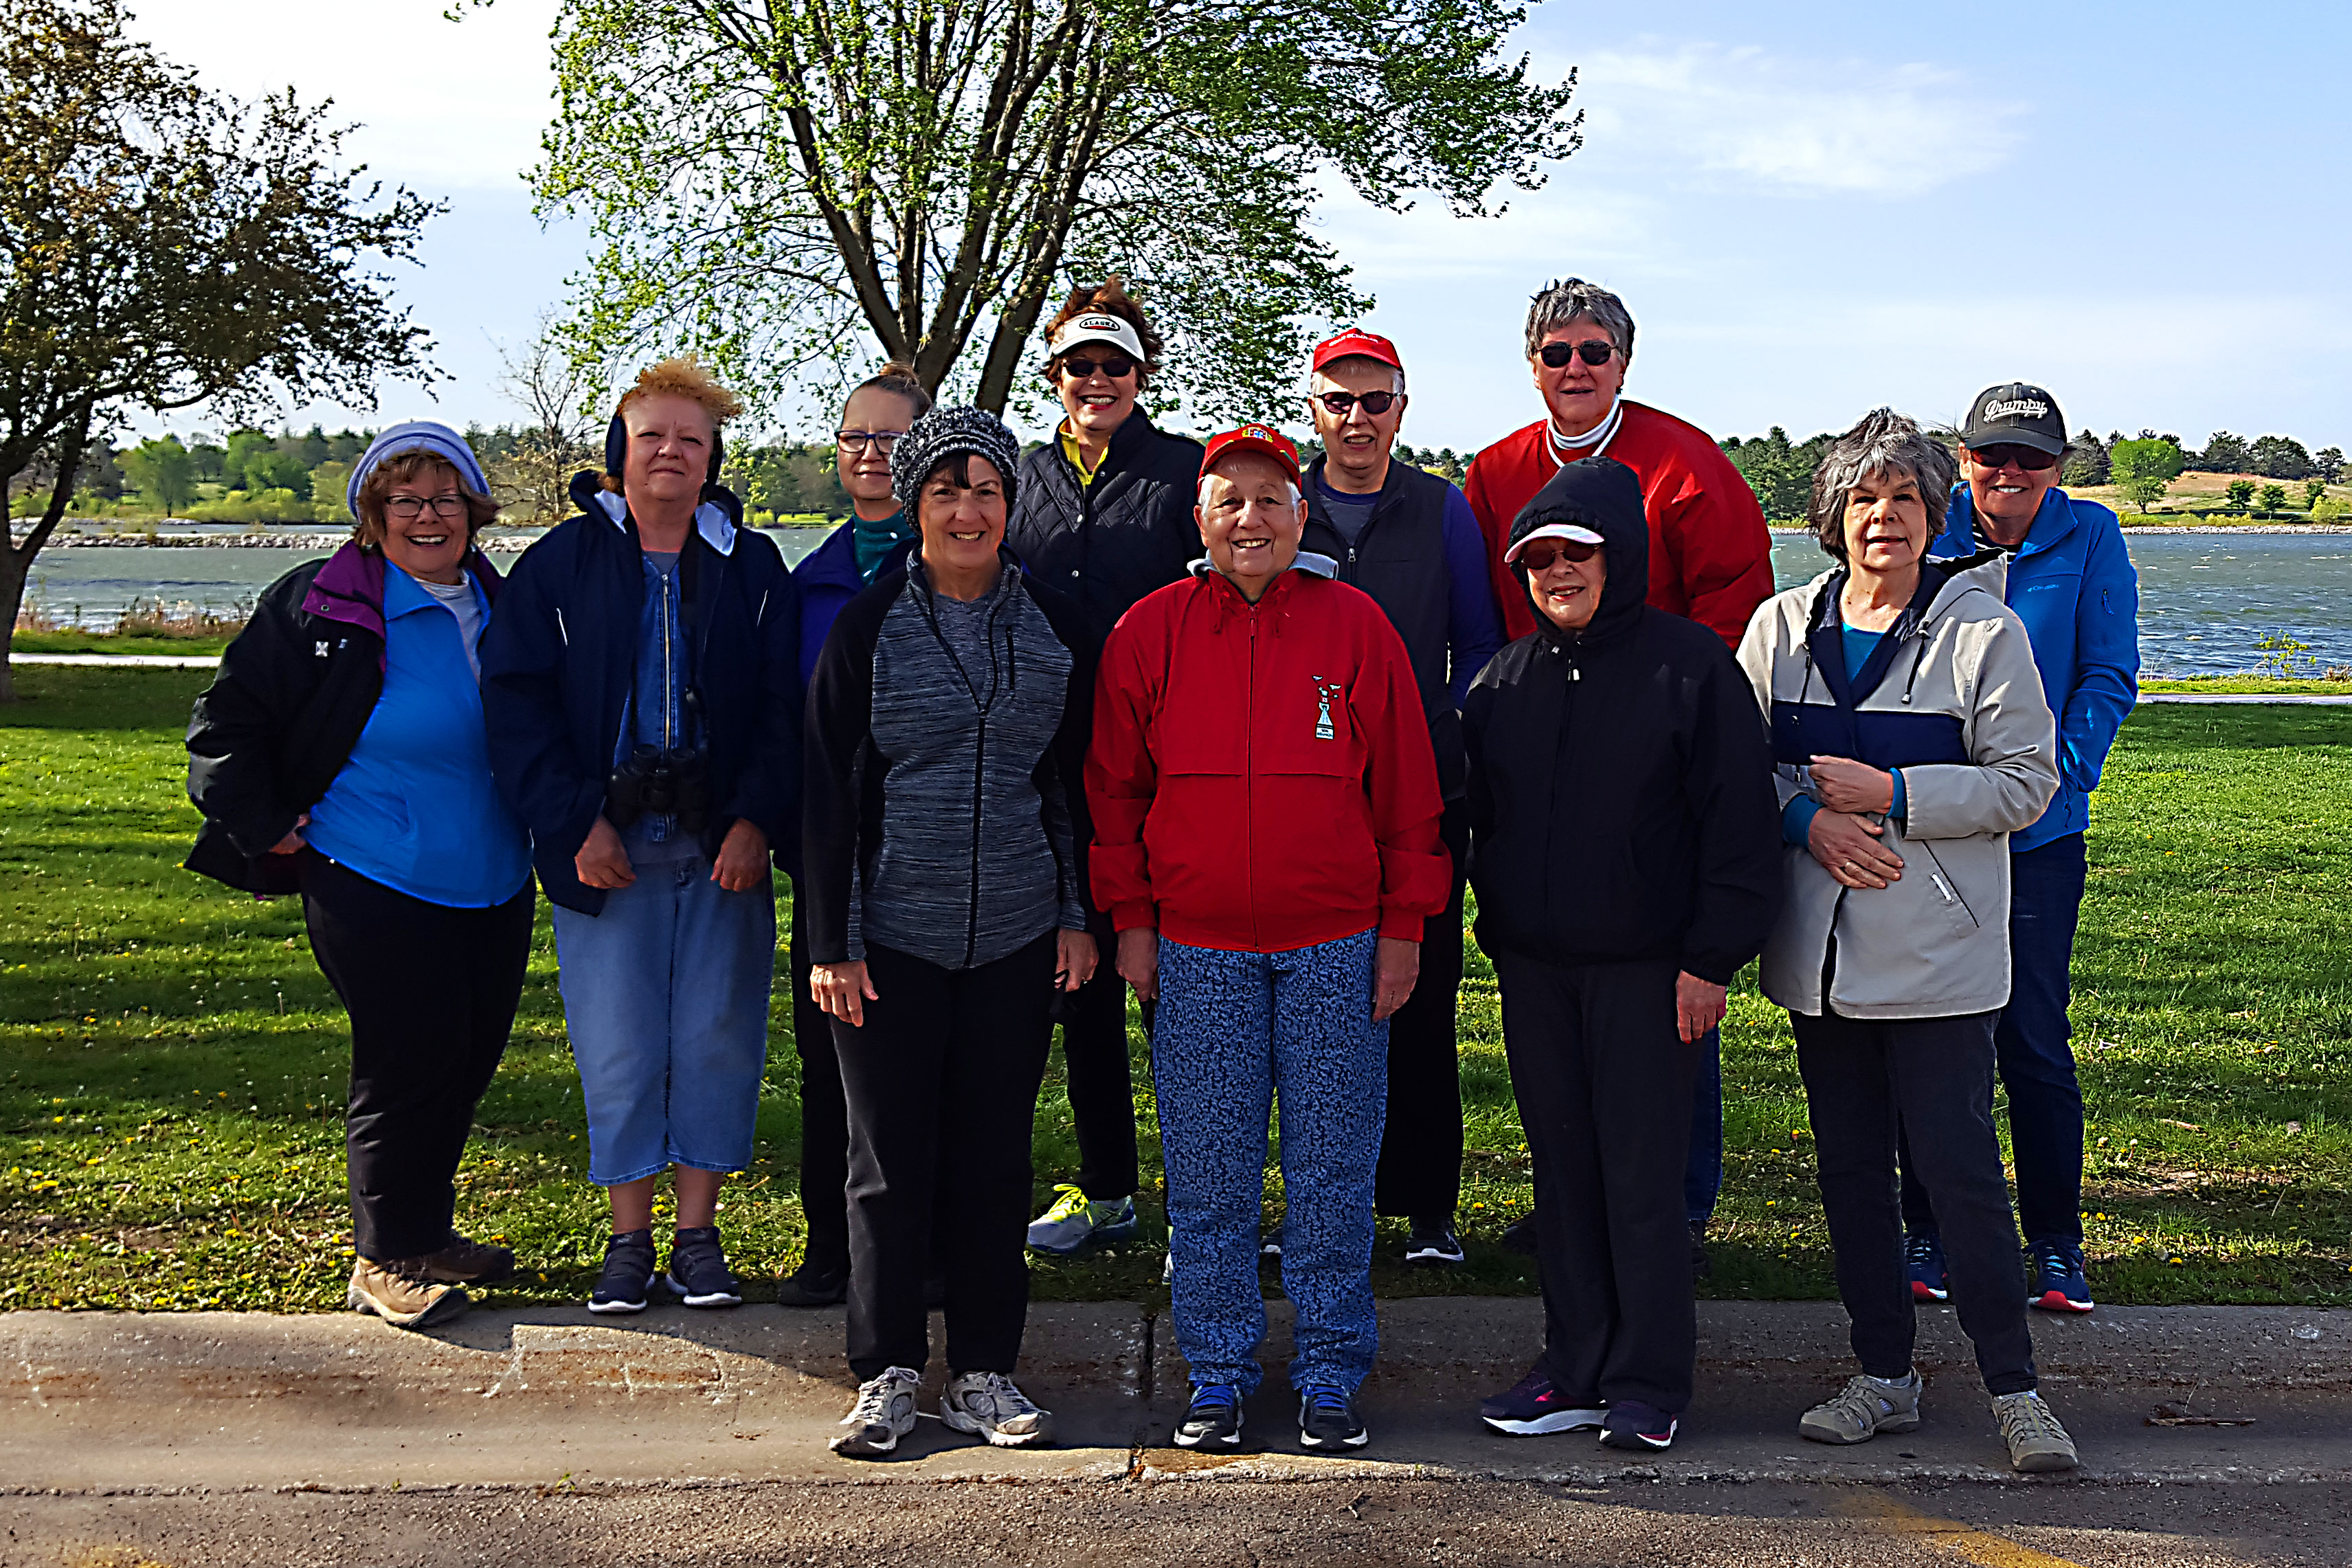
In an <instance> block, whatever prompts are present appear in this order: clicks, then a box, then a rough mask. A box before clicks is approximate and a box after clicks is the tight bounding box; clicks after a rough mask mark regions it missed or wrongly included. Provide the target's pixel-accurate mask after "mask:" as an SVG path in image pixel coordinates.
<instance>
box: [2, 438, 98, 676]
mask: <svg viewBox="0 0 2352 1568" xmlns="http://www.w3.org/2000/svg"><path fill="white" fill-rule="evenodd" d="M88 440H89V410H88V409H84V410H82V412H81V413H80V414H79V416H76V417H75V419H74V421H73V423H72V424H71V425H69V426H67V427H66V429H65V431H64V433H63V434H62V435H60V436H59V437H58V477H57V483H56V485H55V486H54V487H52V488H51V489H50V491H49V504H48V506H47V508H46V509H45V510H43V511H42V513H41V518H40V521H38V522H36V523H35V524H34V525H33V529H32V531H31V532H29V533H27V534H26V535H25V538H24V541H23V542H21V543H19V542H17V539H16V519H15V518H14V517H0V529H5V533H6V538H5V541H0V609H5V610H6V611H7V613H8V637H9V641H8V644H7V645H6V646H5V647H0V703H10V702H15V701H17V700H18V698H17V696H16V665H15V660H14V658H13V657H12V653H13V649H14V647H15V643H16V616H17V614H18V613H19V612H20V611H22V610H23V609H24V607H25V583H26V579H28V578H29V577H31V576H32V574H33V558H34V557H35V556H37V555H38V554H40V552H41V546H42V545H44V544H47V542H49V535H51V534H53V533H55V532H56V531H58V521H60V520H61V519H63V518H64V516H65V515H66V507H67V505H68V503H69V502H70V501H71V500H73V484H74V479H75V477H76V476H77V475H79V473H80V472H81V454H82V447H83V445H84V444H85V443H86V442H88ZM15 483H16V475H14V474H9V475H5V476H0V511H5V510H8V509H7V506H6V500H7V495H8V488H9V486H11V485H13V484H15Z"/></svg>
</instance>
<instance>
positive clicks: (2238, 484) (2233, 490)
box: [2223, 479, 2254, 511]
mask: <svg viewBox="0 0 2352 1568" xmlns="http://www.w3.org/2000/svg"><path fill="white" fill-rule="evenodd" d="M2223 488H2224V489H2225V490H2226V492H2227V493H2228V495H2229V498H2230V504H2231V506H2232V507H2235V508H2236V509H2237V510H2240V511H2243V510H2246V509H2247V508H2248V507H2250V506H2252V505H2253V504H2254V481H2253V480H2252V479H2231V481H2230V482H2229V484H2228V485H2226V486H2225V487H2223Z"/></svg>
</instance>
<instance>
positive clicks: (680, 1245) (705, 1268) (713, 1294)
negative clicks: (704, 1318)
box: [662, 1225, 743, 1307]
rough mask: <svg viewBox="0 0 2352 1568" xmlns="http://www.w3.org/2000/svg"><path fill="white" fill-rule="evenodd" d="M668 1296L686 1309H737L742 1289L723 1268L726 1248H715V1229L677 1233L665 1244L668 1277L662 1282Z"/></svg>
mask: <svg viewBox="0 0 2352 1568" xmlns="http://www.w3.org/2000/svg"><path fill="white" fill-rule="evenodd" d="M662 1283H663V1284H665V1285H667V1286H668V1287H669V1290H670V1294H671V1295H673V1296H676V1297H677V1299H678V1300H681V1301H683V1302H685V1303H686V1304H687V1305H688V1306H689V1307H740V1306H741V1305H742V1304H743V1290H742V1287H741V1286H740V1285H738V1284H737V1283H736V1281H735V1274H734V1271H733V1270H732V1269H730V1268H728V1267H727V1251H726V1248H724V1247H721V1246H720V1245H719V1227H718V1226H715V1225H706V1226H698V1227H696V1228H694V1229H691V1230H681V1231H679V1232H678V1233H677V1235H676V1236H675V1237H672V1238H671V1241H670V1244H669V1274H668V1276H667V1278H665V1279H663V1280H662Z"/></svg>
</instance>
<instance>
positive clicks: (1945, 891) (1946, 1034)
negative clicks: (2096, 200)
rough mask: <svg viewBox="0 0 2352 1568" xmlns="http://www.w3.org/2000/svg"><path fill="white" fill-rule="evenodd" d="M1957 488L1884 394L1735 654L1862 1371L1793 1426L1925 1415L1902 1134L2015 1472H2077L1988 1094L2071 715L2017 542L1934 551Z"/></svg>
mask: <svg viewBox="0 0 2352 1568" xmlns="http://www.w3.org/2000/svg"><path fill="white" fill-rule="evenodd" d="M1952 478H1953V462H1952V458H1951V455H1950V454H1949V453H1948V452H1947V451H1946V450H1945V448H1944V447H1942V446H1940V445H1938V444H1937V442H1935V441H1933V440H1931V439H1929V438H1928V437H1927V436H1926V435H1925V434H1923V433H1922V432H1921V431H1920V429H1919V427H1918V426H1916V424H1914V423H1913V422H1912V421H1911V420H1909V419H1907V418H1906V417H1904V416H1901V415H1898V414H1895V413H1893V412H1892V411H1890V410H1887V409H1880V410H1878V411H1877V412H1875V413H1874V414H1872V415H1870V416H1868V417H1866V418H1864V420H1863V421H1862V423H1860V424H1859V425H1856V426H1854V427H1853V429H1852V430H1849V431H1848V432H1846V434H1845V435H1844V436H1843V437H1839V439H1838V441H1837V443H1836V445H1834V446H1833V447H1831V448H1830V450H1829V452H1828V453H1827V454H1826V456H1825V457H1824V458H1823V459H1822V465H1821V468H1820V469H1819V470H1818V471H1817V472H1816V473H1815V475H1814V478H1813V500H1812V521H1813V524H1814V527H1815V529H1816V531H1818V533H1819V535H1820V539H1821V542H1822V549H1823V550H1825V551H1827V552H1829V554H1830V555H1831V556H1832V558H1833V559H1834V560H1835V561H1836V563H1837V564H1836V565H1834V566H1833V567H1832V569H1831V570H1830V571H1828V572H1826V573H1824V574H1822V576H1820V577H1819V578H1816V579H1815V580H1814V581H1812V582H1811V583H1809V584H1805V585H1804V586H1803V587H1801V588H1792V589H1790V590H1789V591H1788V592H1787V593H1784V594H1780V595H1775V596H1774V597H1773V598H1771V599H1769V600H1767V601H1766V602H1765V603H1764V605H1762V606H1761V607H1760V608H1759V609H1758V610H1757V612H1756V616H1755V618H1754V619H1753V620H1751V621H1750V622H1749V623H1748V635H1747V637H1745V638H1743V639H1742V641H1741V643H1740V647H1739V663H1740V666H1741V668H1744V669H1745V670H1746V671H1747V672H1748V679H1750V680H1752V681H1753V682H1754V683H1755V686H1756V698H1757V701H1758V702H1759V705H1761V707H1762V708H1763V709H1764V710H1765V711H1766V712H1767V713H1769V715H1770V721H1771V731H1772V748H1773V757H1774V761H1775V763H1776V764H1777V773H1778V779H1779V785H1780V805H1781V811H1782V816H1781V833H1782V837H1783V838H1784V839H1785V840H1786V841H1787V845H1788V847H1787V848H1786V850H1785V851H1784V852H1783V858H1784V863H1785V866H1786V873H1787V877H1788V886H1787V898H1786V902H1785V903H1784V904H1783V906H1782V910H1781V914H1780V921H1779V923H1778V925H1777V926H1776V927H1775V929H1774V931H1773V934H1772V937H1771V940H1770V941H1769V942H1768V943H1767V944H1766V945H1765V949H1764V958H1763V984H1764V991H1765V994H1767V995H1769V996H1770V997H1771V998H1772V1000H1773V1001H1775V1002H1777V1003H1779V1004H1780V1005H1782V1006H1784V1007H1786V1008H1788V1009H1789V1020H1790V1025H1791V1026H1792V1027H1793V1028H1794V1030H1795V1032H1796V1037H1797V1060H1798V1066H1799V1068H1800V1070H1801V1072H1802V1073H1803V1075H1804V1079H1805V1094H1806V1099H1807V1101H1808V1103H1809V1106H1810V1110H1811V1119H1812V1126H1813V1137H1814V1140H1815V1142H1816V1143H1817V1144H1818V1146H1819V1149H1820V1164H1821V1185H1822V1207H1823V1209H1824V1211H1825V1212H1826V1214H1827V1216H1828V1219H1829V1226H1830V1239H1831V1242H1832V1246H1834V1247H1835V1248H1836V1252H1837V1274H1838V1293H1839V1295H1840V1296H1841V1297H1843V1300H1844V1301H1845V1306H1846V1311H1847V1313H1848V1315H1849V1316H1850V1317H1851V1318H1852V1319H1853V1349H1854V1354H1855V1357H1856V1358H1857V1359H1858V1360H1859V1361H1860V1362H1861V1363H1862V1375H1861V1376H1858V1377H1855V1378H1853V1380H1852V1381H1851V1382H1849V1383H1848V1384H1847V1385H1846V1387H1845V1390H1844V1392H1843V1393H1842V1394H1839V1395H1838V1396H1837V1397H1835V1398H1833V1399H1832V1400H1830V1401H1828V1402H1827V1403H1825V1404H1823V1405H1820V1406H1818V1407H1817V1408H1815V1409H1813V1410H1811V1411H1809V1412H1807V1413H1806V1415H1805V1417H1804V1419H1803V1420H1802V1421H1801V1423H1800V1424H1799V1428H1798V1429H1799V1430H1800V1431H1801V1433H1802V1434H1803V1435H1804V1436H1807V1437H1811V1438H1813V1439H1815V1440H1817V1441H1820V1442H1825V1443H1860V1442H1864V1441H1866V1440H1868V1439H1869V1438H1871V1437H1872V1436H1875V1435H1876V1434H1878V1433H1880V1432H1903V1431H1908V1430H1910V1429H1911V1428H1913V1427H1915V1426H1917V1425H1918V1424H1919V1396H1920V1393H1921V1384H1920V1382H1919V1377H1918V1374H1917V1373H1916V1372H1915V1371H1914V1370H1913V1368H1912V1365H1911V1342H1912V1306H1911V1290H1910V1285H1909V1282H1908V1280H1907V1279H1906V1274H1905V1270H1904V1261H1903V1221H1902V1215H1901V1213H1900V1211H1899V1208H1898V1205H1897V1202H1896V1197H1895V1192H1896V1188H1895V1141H1896V1138H1897V1135H1898V1133H1907V1135H1908V1137H1909V1142H1910V1148H1911V1152H1912V1156H1913V1165H1914V1168H1915V1169H1916V1172H1917V1173H1918V1174H1919V1176H1920V1177H1921V1179H1922V1180H1923V1181H1924V1182H1925V1183H1926V1184H1927V1189H1928V1192H1929V1194H1931V1196H1932V1199H1933V1201H1934V1203H1935V1205H1936V1213H1937V1215H1939V1216H1941V1217H1942V1218H1943V1222H1944V1224H1943V1235H1944V1245H1945V1248H1946V1256H1947V1258H1948V1263H1949V1267H1950V1269H1951V1279H1952V1295H1953V1298H1954V1302H1955V1305H1957V1306H1958V1309H1959V1314H1960V1326H1961V1327H1962V1328H1963V1329H1965V1330H1966V1331H1967V1332H1968V1335H1969V1339H1970V1340H1971V1341H1972V1342H1974V1343H1975V1345H1976V1352H1977V1366H1978V1369H1979V1371H1980V1372H1981V1373H1983V1375H1984V1381H1985V1387H1986V1388H1987V1390H1988V1391H1989V1392H1990V1394H1992V1407H1993V1414H1994V1415H1995V1417H1996V1418H1997V1420H1998V1421H1999V1423H2000V1430H2001V1436H2003V1438H2004V1439H2005V1440H2006V1441H2007V1443H2008V1445H2009V1450H2010V1459H2011V1464H2013V1465H2014V1466H2015V1467H2016V1468H2019V1469H2021V1470H2054V1469H2066V1468H2071V1467H2072V1466H2073V1465H2074V1462H2075V1458H2074V1443H2073V1441H2072V1440H2071V1439H2070V1438H2068V1436H2066V1432H2065V1429H2064V1428H2063V1426H2060V1425H2059V1423H2058V1418H2057V1417H2056V1416H2055V1415H2053V1414H2052V1413H2051V1411H2050V1408H2049V1406H2048V1405H2045V1404H2043V1403H2042V1396H2041V1395H2040V1394H2038V1393H2036V1392H2035V1373H2034V1369H2033V1343H2032V1339H2031V1337H2030V1336H2029V1334H2028V1332H2027V1330H2026V1324H2025V1279H2024V1274H2023V1271H2022V1268H2021V1260H2020V1258H2019V1243H2018V1235H2017V1223H2016V1220H2015V1219H2014V1217H2013V1216H2012V1215H2011V1211H2010V1206H2009V1188H2008V1184H2007V1183H2006V1182H2005V1180H2004V1179H2003V1177H2002V1174H2001V1164H2000V1142H1999V1140H1998V1138H1997V1137H1996V1136H1995V1134H1994V1131H1993V1125H1992V1118H1991V1095H1990V1085H1991V1081H1992V1071H1993V1026H1994V1023H1995V1021H1996V1019H1997V1017H1998V1015H1999V1011H2000V1007H2001V1005H2003V1004H2004V1003H2006V1002H2007V1001H2008V1000H2009V984H2010V971H2009V847H2008V845H2009V835H2010V834H2011V832H2012V831H2014V830H2016V829H2018V828H2021V827H2024V826H2027V825H2028V824H2030V823H2032V821H2034V819H2035V818H2037V817H2039V816H2041V815H2042V808H2043V807H2045V806H2046V805H2049V803H2050V798H2051V796H2052V795H2054V794H2056V793H2057V789H2058V770H2057V765H2056V760H2055V743H2056V727H2055V724H2054V722H2053V720H2052V718H2051V714H2050V708H2049V704H2048V703H2047V702H2045V701H2044V700H2043V699H2042V679H2041V677H2040V675H2039V674H2037V673H2036V671H2035V668H2034V663H2033V652H2032V648H2031V647H2029V646H2028V644H2027V642H2026V636H2025V626H2024V624H2023V623H2022V622H2021V621H2020V620H2019V619H2018V618H2017V616H2016V615H2015V614H2014V613H2012V612H2011V610H2010V609H2009V608H2008V607H2007V606H2006V605H2003V604H2002V603H2001V587H2002V582H2003V578H2004V577H2005V575H2006V565H2005V562H2004V558H2003V557H2002V556H2001V554H2000V552H1998V551H1988V552H1984V553H1983V554H1981V555H1978V556H1973V557H1969V558H1966V559H1961V560H1951V561H1942V560H1939V561H1929V560H1927V559H1926V555H1927V543H1928V542H1929V541H1930V540H1932V539H1934V538H1935V537H1936V534H1937V531H1938V530H1939V529H1940V528H1941V526H1942V524H1943V520H1944V511H1945V509H1946V507H1947V505H1948V502H1949V494H1950V489H1951V485H1952ZM1962 1215H1964V1216H1965V1218H1960V1219H1958V1223H1955V1220H1956V1216H1962Z"/></svg>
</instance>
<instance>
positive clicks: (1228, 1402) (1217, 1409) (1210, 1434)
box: [1176, 1383, 1242, 1448]
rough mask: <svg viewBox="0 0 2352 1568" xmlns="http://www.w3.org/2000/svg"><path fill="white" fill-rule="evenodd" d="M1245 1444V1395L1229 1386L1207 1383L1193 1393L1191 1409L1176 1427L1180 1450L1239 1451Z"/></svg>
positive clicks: (1227, 1384) (1231, 1385) (1177, 1444)
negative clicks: (1243, 1400) (1211, 1449)
mask: <svg viewBox="0 0 2352 1568" xmlns="http://www.w3.org/2000/svg"><path fill="white" fill-rule="evenodd" d="M1241 1441H1242V1391H1241V1390H1240V1389H1238V1388H1236V1387H1234V1385H1233V1384H1230V1383H1204V1384H1201V1386H1200V1387H1198V1388H1196V1389H1194V1390H1193V1391H1192V1408H1190V1409H1188V1410H1186V1411H1185V1412H1184V1419H1183V1420H1182V1421H1181V1422H1179V1423H1178V1424H1177V1426H1176V1446H1177V1447H1180V1448H1237V1447H1241Z"/></svg>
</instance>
